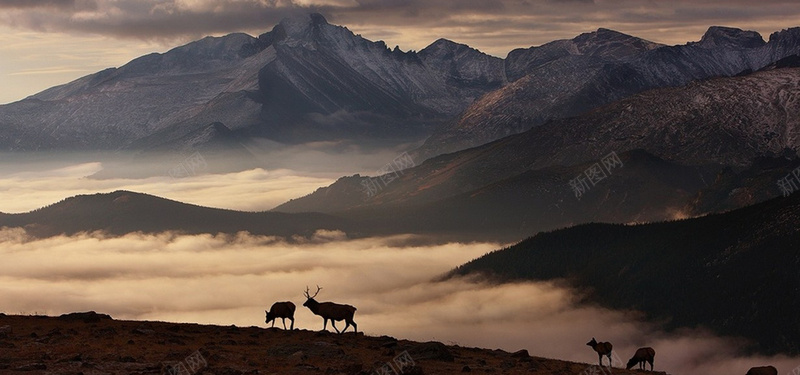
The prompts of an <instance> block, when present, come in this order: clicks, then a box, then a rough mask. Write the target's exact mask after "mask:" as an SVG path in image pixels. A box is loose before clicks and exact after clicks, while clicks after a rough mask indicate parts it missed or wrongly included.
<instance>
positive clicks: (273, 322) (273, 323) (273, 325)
mask: <svg viewBox="0 0 800 375" xmlns="http://www.w3.org/2000/svg"><path fill="white" fill-rule="evenodd" d="M272 327H273V328H275V319H272Z"/></svg>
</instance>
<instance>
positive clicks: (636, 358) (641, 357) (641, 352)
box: [625, 347, 656, 371]
mask: <svg viewBox="0 0 800 375" xmlns="http://www.w3.org/2000/svg"><path fill="white" fill-rule="evenodd" d="M655 359H656V351H655V350H654V349H653V348H649V347H648V348H639V349H637V350H636V353H634V354H633V357H631V359H629V360H628V365H627V366H625V369H626V370H630V369H631V367H633V366H636V364H637V363H638V364H639V370H645V365H644V363H645V362H647V363H649V364H650V371H653V361H655Z"/></svg>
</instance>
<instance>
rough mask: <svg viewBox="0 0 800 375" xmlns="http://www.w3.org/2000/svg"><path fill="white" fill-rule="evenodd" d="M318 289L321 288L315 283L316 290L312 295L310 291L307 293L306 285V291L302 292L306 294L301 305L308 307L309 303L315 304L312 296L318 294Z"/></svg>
mask: <svg viewBox="0 0 800 375" xmlns="http://www.w3.org/2000/svg"><path fill="white" fill-rule="evenodd" d="M320 290H322V288H320V287H319V285H317V291H316V292H315V293H314V295H313V296H312V295H311V293H309V289H308V286H306V291H305V292H303V294H304V295H305V296H306V302H305V303H304V304H303V306H305V307H309V306H310V305H316V304H317V301H316V300H315V299H314V297H316V296H317V294H319V291H320Z"/></svg>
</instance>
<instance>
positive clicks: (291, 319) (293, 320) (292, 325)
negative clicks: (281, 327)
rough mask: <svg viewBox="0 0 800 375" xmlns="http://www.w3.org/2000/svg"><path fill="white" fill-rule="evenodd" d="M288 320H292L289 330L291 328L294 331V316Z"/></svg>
mask: <svg viewBox="0 0 800 375" xmlns="http://www.w3.org/2000/svg"><path fill="white" fill-rule="evenodd" d="M289 320H291V321H292V328H291V330H292V331H294V318H289Z"/></svg>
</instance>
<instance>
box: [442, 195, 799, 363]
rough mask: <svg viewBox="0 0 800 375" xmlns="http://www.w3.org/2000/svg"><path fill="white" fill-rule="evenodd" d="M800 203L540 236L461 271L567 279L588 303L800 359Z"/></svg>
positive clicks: (795, 199) (793, 199)
mask: <svg viewBox="0 0 800 375" xmlns="http://www.w3.org/2000/svg"><path fill="white" fill-rule="evenodd" d="M799 228H800V195H798V194H794V195H792V196H790V197H788V198H776V199H773V200H770V201H767V202H764V203H761V204H758V205H755V206H752V207H747V208H743V209H739V210H735V211H731V212H728V213H724V214H719V215H710V216H707V217H702V218H696V219H688V220H683V221H676V222H665V223H655V224H644V225H634V226H626V225H610V224H586V225H581V226H577V227H573V228H569V229H563V230H558V231H554V232H550V233H540V234H538V235H536V236H534V237H532V238H529V239H527V240H525V241H522V242H520V243H518V244H516V245H514V246H512V247H509V248H506V249H502V250H498V251H495V252H493V253H490V254H487V255H485V256H483V257H481V258H478V259H476V260H474V261H471V262H469V263H467V264H465V265H463V266H460V267H458V268H457V269H455V270H454V271H453V272H452V273H451V274H450V276H456V275H468V274H484V275H487V276H489V277H491V278H493V279H495V280H497V281H500V282H505V281H514V280H554V279H565V280H567V281H568V282H569V283H571V284H572V285H574V286H576V287H578V288H580V289H582V290H584V291H585V292H586V293H587V294H586V298H587V300H588V301H590V302H593V303H599V304H601V305H604V306H608V307H612V308H615V309H635V310H640V311H643V312H645V313H647V315H648V317H650V318H651V319H654V320H657V321H659V322H666V325H667V326H668V327H670V328H679V327H695V326H703V327H708V328H711V329H712V330H714V331H715V332H717V333H720V334H724V335H734V336H743V337H745V338H748V339H750V340H752V347H753V349H755V350H758V351H761V352H765V353H778V352H782V353H790V354H797V353H800V344H799V343H800V317H798V315H797V314H795V313H794V312H795V311H798V309H800V273H798V272H797V270H798V268H800V252H798V249H800V231H798V229H799Z"/></svg>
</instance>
